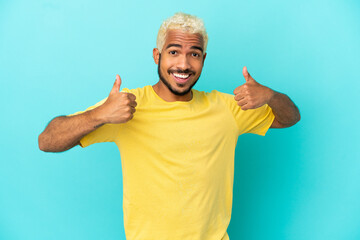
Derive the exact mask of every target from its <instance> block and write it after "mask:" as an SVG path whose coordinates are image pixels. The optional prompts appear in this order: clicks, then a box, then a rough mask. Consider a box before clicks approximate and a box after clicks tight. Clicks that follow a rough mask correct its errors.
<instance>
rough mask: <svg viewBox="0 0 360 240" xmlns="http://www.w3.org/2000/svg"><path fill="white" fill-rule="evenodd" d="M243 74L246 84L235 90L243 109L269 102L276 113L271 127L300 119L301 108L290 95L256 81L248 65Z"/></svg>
mask: <svg viewBox="0 0 360 240" xmlns="http://www.w3.org/2000/svg"><path fill="white" fill-rule="evenodd" d="M243 75H244V78H245V80H246V82H245V84H243V85H241V86H239V87H237V88H236V89H235V90H234V94H235V100H236V101H237V103H238V105H239V106H240V107H241V109H242V110H248V109H255V108H258V107H261V106H262V105H264V104H268V105H269V107H270V108H271V109H272V111H273V113H274V115H275V119H274V121H273V123H272V125H271V128H285V127H290V126H292V125H294V124H296V123H297V122H298V121H300V112H299V109H298V108H297V107H296V106H295V104H294V103H293V102H292V101H291V99H290V98H289V97H288V96H286V95H285V94H282V93H279V92H276V91H274V90H272V89H270V88H268V87H266V86H263V85H261V84H259V83H258V82H256V81H255V79H253V78H252V77H251V76H250V74H249V73H248V71H247V68H246V67H244V68H243Z"/></svg>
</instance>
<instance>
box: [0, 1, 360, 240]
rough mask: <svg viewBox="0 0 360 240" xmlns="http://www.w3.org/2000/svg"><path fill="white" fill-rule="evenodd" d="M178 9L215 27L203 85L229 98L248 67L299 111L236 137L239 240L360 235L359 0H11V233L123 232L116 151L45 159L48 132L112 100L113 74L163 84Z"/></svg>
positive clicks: (43, 239)
mask: <svg viewBox="0 0 360 240" xmlns="http://www.w3.org/2000/svg"><path fill="white" fill-rule="evenodd" d="M178 11H184V12H187V13H191V14H195V15H197V16H199V17H201V18H203V19H204V21H205V25H206V27H207V31H208V34H209V45H208V50H207V53H208V55H207V58H206V61H205V66H204V69H203V73H202V76H201V78H200V80H199V82H198V84H197V85H196V89H198V90H204V91H210V90H212V89H217V90H219V91H223V92H227V93H232V91H233V90H234V88H235V87H237V86H239V85H241V84H243V83H244V82H245V80H244V78H243V76H242V73H241V70H242V67H243V66H244V65H246V66H247V67H248V70H249V72H250V73H251V74H252V76H253V77H254V78H255V79H256V80H257V81H258V82H259V83H261V84H264V85H266V86H269V87H271V88H273V89H275V90H277V91H280V92H283V93H286V94H287V95H289V96H290V97H291V98H292V100H293V101H294V102H295V103H296V104H297V105H298V107H299V108H300V111H301V115H302V120H301V121H300V122H299V123H298V124H297V125H296V126H294V127H291V128H288V129H277V130H274V129H271V130H269V132H268V133H267V135H266V136H265V137H261V136H256V135H243V136H240V137H239V141H238V146H237V151H236V159H235V178H234V199H233V212H232V220H231V223H230V226H229V229H228V232H229V235H230V239H232V240H240V239H244V240H309V239H310V240H358V239H360V163H359V161H360V154H359V152H360V151H359V148H360V141H359V136H358V135H359V132H360V131H359V130H360V128H359V123H358V121H359V119H360V118H359V117H360V115H359V105H358V101H359V97H358V96H359V92H360V83H359V81H360V73H359V70H360V3H359V1H357V0H352V1H351V0H345V1H344V0H329V1H321V0H314V1H308V0H305V1H287V0H275V1H261V0H253V1H244V0H239V1H235V0H222V1H211V2H209V1H205V0H201V1H193V0H191V1H189V0H184V1H176V2H175V1H164V0H155V1H115V0H108V1H100V0H98V1H85V0H71V1H70V0H62V1H60V0H36V1H35V0H34V1H25V0H0V81H1V88H0V91H1V92H0V97H1V103H2V104H1V109H0V112H1V126H0V128H1V135H2V137H1V138H0V151H1V160H0V239H1V240H3V239H4V240H63V239H70V240H72V239H76V240H82V239H86V240H98V239H104V240H114V239H125V234H124V227H123V213H122V171H121V160H120V157H119V152H118V149H117V148H116V145H115V144H113V143H101V144H95V145H92V146H90V147H88V148H85V149H81V148H80V147H75V148H74V149H71V150H69V151H67V152H64V153H58V154H54V153H44V152H41V151H40V150H39V149H38V145H37V137H38V135H39V134H40V133H41V132H42V131H43V129H44V128H45V126H46V124H47V123H48V122H49V121H50V120H51V119H52V118H53V117H55V116H58V115H65V114H70V113H74V112H76V111H80V110H84V109H85V108H87V107H88V106H91V105H93V104H94V103H96V102H98V101H100V100H101V99H103V98H105V97H106V96H107V95H108V93H109V91H110V89H111V87H112V84H113V82H114V80H115V75H116V74H120V76H121V77H122V80H123V84H122V87H128V88H135V87H142V86H144V85H152V84H154V83H156V82H157V81H158V76H157V66H156V65H155V63H154V62H153V59H152V49H153V47H155V43H156V36H157V31H158V29H159V27H160V24H161V22H162V21H163V20H164V19H166V18H168V17H169V16H171V15H173V14H174V13H175V12H178Z"/></svg>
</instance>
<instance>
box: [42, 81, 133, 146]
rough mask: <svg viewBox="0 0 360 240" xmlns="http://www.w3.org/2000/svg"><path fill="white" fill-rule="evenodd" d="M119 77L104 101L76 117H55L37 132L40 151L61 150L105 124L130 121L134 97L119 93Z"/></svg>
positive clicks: (78, 142) (76, 143) (73, 144)
mask: <svg viewBox="0 0 360 240" xmlns="http://www.w3.org/2000/svg"><path fill="white" fill-rule="evenodd" d="M120 86H121V79H120V76H119V75H116V80H115V83H114V85H113V87H112V89H111V91H110V93H109V96H108V98H107V99H106V101H105V103H104V104H102V105H100V106H99V107H97V108H95V109H92V110H90V111H86V112H84V113H81V114H78V115H75V116H70V117H67V116H60V117H56V118H54V119H53V120H52V121H51V122H50V123H49V124H48V126H47V127H46V128H45V130H44V131H43V132H42V133H41V134H40V135H39V138H38V142H39V148H40V150H42V151H44V152H63V151H66V150H68V149H70V148H72V147H74V146H76V145H79V144H80V139H81V138H83V137H84V136H85V135H86V134H88V133H90V132H92V131H94V130H95V129H97V128H98V127H100V126H102V125H104V124H106V123H125V122H127V121H130V120H131V119H132V118H133V116H134V113H135V111H136V109H135V107H136V105H137V103H136V97H135V95H134V94H132V93H126V92H119V90H120Z"/></svg>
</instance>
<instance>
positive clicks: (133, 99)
mask: <svg viewBox="0 0 360 240" xmlns="http://www.w3.org/2000/svg"><path fill="white" fill-rule="evenodd" d="M126 95H127V97H128V98H129V99H130V101H135V100H136V96H135V94H132V93H127V94H126Z"/></svg>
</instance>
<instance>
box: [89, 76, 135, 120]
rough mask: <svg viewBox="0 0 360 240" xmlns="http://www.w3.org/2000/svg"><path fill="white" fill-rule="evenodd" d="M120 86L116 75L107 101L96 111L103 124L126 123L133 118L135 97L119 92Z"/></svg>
mask: <svg viewBox="0 0 360 240" xmlns="http://www.w3.org/2000/svg"><path fill="white" fill-rule="evenodd" d="M120 86H121V78H120V76H119V75H118V74H116V80H115V83H114V86H113V87H112V89H111V91H110V94H109V96H108V98H107V100H106V101H105V103H104V104H102V105H101V106H99V107H98V108H97V109H96V113H97V114H98V116H99V117H100V118H102V119H103V121H104V123H126V122H127V121H129V120H131V119H132V118H133V116H134V112H135V107H136V105H137V103H136V101H135V99H136V97H135V95H134V94H132V93H126V92H119V91H120ZM94 110H95V109H94Z"/></svg>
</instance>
